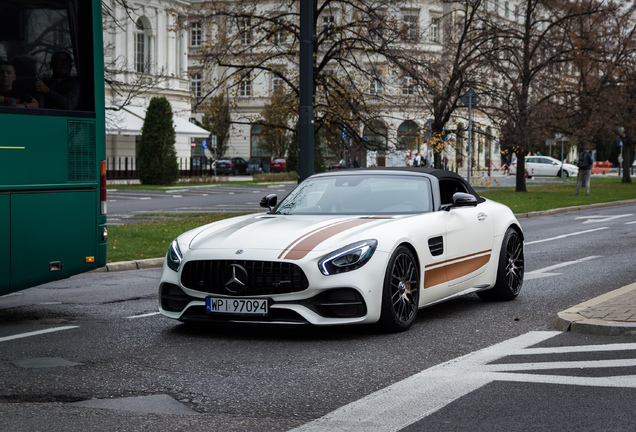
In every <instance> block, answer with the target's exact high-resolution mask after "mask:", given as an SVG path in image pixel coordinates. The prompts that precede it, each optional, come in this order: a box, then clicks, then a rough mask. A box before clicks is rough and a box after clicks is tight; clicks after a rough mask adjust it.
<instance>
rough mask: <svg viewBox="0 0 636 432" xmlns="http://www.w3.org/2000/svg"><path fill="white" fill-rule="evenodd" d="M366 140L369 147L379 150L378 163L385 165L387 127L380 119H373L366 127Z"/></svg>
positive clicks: (364, 135) (378, 164) (364, 132)
mask: <svg viewBox="0 0 636 432" xmlns="http://www.w3.org/2000/svg"><path fill="white" fill-rule="evenodd" d="M363 137H364V140H365V141H366V142H367V149H368V150H371V151H376V152H377V155H376V157H377V159H376V165H377V166H385V162H386V150H387V129H386V126H385V125H384V123H382V122H380V121H377V120H375V121H371V122H370V123H369V124H367V125H366V126H365V127H364V131H363Z"/></svg>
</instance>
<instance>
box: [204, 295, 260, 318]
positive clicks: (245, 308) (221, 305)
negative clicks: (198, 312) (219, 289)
mask: <svg viewBox="0 0 636 432" xmlns="http://www.w3.org/2000/svg"><path fill="white" fill-rule="evenodd" d="M205 309H206V310H207V311H208V312H211V313H226V314H234V315H267V314H268V313H269V309H268V303H267V299H253V298H226V297H206V299H205Z"/></svg>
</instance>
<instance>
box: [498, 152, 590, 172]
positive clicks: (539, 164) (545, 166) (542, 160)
mask: <svg viewBox="0 0 636 432" xmlns="http://www.w3.org/2000/svg"><path fill="white" fill-rule="evenodd" d="M516 172H517V161H516V160H515V161H513V162H512V163H511V164H510V173H511V174H515V173H516ZM526 172H527V173H528V175H529V176H545V177H561V161H560V160H558V159H555V158H553V157H550V156H526ZM578 175H579V168H578V167H577V166H575V165H571V164H568V163H564V164H563V177H576V176H578Z"/></svg>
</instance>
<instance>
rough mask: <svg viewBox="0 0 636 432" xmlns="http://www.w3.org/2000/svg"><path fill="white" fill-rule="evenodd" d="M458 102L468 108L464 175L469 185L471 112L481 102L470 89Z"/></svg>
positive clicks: (470, 174) (470, 173)
mask: <svg viewBox="0 0 636 432" xmlns="http://www.w3.org/2000/svg"><path fill="white" fill-rule="evenodd" d="M460 100H461V101H462V103H463V104H464V105H466V106H467V107H468V171H467V173H466V179H467V180H468V182H469V183H470V178H471V176H472V172H471V170H472V166H471V165H472V163H471V159H472V157H473V155H472V135H473V119H472V112H473V106H476V105H477V104H478V103H479V102H480V101H481V98H480V97H479V96H478V95H477V93H476V92H475V90H473V89H472V88H470V89H468V91H467V92H466V93H464V95H463V96H462V97H461V98H460Z"/></svg>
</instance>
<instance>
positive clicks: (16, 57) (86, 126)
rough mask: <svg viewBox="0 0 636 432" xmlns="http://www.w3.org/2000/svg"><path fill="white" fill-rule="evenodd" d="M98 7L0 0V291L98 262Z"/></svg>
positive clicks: (101, 220)
mask: <svg viewBox="0 0 636 432" xmlns="http://www.w3.org/2000/svg"><path fill="white" fill-rule="evenodd" d="M101 7H102V5H101V0H2V2H0V17H2V25H1V26H0V295H3V294H7V293H10V292H13V291H18V290H21V289H25V288H29V287H33V286H36V285H40V284H43V283H46V282H50V281H53V280H58V279H62V278H67V277H69V276H72V275H75V274H78V273H82V272H86V271H89V270H93V269H96V268H99V267H103V266H104V265H106V239H107V235H108V231H107V227H106V163H105V160H106V150H105V143H104V139H105V125H104V56H103V52H104V48H103V42H102V40H103V39H102V38H103V36H102V9H101Z"/></svg>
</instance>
